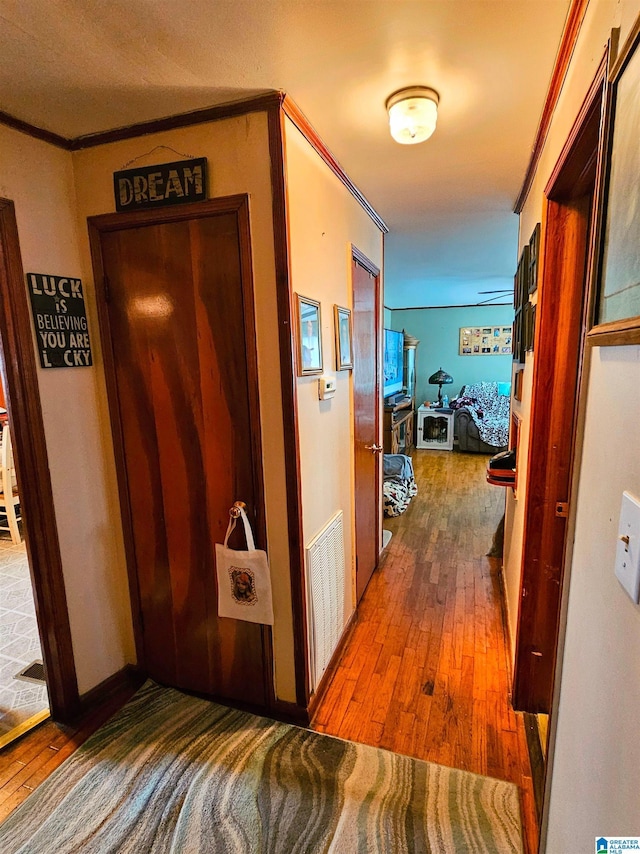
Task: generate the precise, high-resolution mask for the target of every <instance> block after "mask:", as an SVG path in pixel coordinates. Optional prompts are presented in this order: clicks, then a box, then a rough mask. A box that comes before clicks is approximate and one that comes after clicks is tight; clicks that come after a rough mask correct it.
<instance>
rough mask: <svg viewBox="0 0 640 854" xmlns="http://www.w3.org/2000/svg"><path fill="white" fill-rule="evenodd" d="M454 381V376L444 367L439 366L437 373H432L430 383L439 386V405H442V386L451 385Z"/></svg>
mask: <svg viewBox="0 0 640 854" xmlns="http://www.w3.org/2000/svg"><path fill="white" fill-rule="evenodd" d="M452 382H453V377H452V376H450V375H449V374H448V373H447V372H446V371H443V370H442V368H439V369H438V370H437V371H436V372H435V374H431V376H430V377H429V385H437V386H438V406H442V386H443V385H449V384H450V383H452Z"/></svg>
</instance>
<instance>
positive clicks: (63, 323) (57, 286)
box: [27, 273, 93, 368]
mask: <svg viewBox="0 0 640 854" xmlns="http://www.w3.org/2000/svg"><path fill="white" fill-rule="evenodd" d="M27 285H28V287H29V296H30V298H31V311H32V313H33V325H34V326H35V330H36V341H37V346H38V353H39V355H40V367H42V368H87V367H89V366H90V365H91V364H93V363H92V360H91V345H90V343H89V331H88V328H87V312H86V310H85V305H84V293H83V292H82V282H81V281H80V279H76V278H72V277H70V276H69V277H65V276H49V275H47V274H45V273H27Z"/></svg>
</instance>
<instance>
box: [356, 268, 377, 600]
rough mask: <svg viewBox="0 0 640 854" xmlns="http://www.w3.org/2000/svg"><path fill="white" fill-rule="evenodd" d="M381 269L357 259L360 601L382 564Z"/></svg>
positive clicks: (357, 441)
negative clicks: (374, 573)
mask: <svg viewBox="0 0 640 854" xmlns="http://www.w3.org/2000/svg"><path fill="white" fill-rule="evenodd" d="M378 275H379V274H378V271H377V270H376V269H375V267H373V265H371V264H370V262H367V260H366V259H365V258H362V257H360V258H359V259H358V260H356V257H354V259H353V268H352V283H353V409H354V418H355V425H354V441H355V516H356V595H357V600H358V601H360V599H361V598H362V594H363V593H364V591H365V589H366V587H367V584H368V583H369V579H370V578H371V576H372V575H373V571H374V570H375V568H376V566H377V565H378V553H379V536H380V516H379V507H380V503H379V502H380V476H379V465H380V460H379V453H381V451H382V448H381V445H380V444H378V442H379V438H380V427H379V420H380V419H379V410H380V383H379V379H378V377H379V364H378V361H379V359H378V325H379V288H378V282H379V280H378ZM376 449H378V450H376Z"/></svg>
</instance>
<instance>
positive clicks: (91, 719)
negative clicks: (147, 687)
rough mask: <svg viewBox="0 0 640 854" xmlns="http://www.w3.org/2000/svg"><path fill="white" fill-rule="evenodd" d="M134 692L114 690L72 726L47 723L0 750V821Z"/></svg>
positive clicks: (130, 689) (130, 690) (132, 690)
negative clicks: (101, 703) (99, 705)
mask: <svg viewBox="0 0 640 854" xmlns="http://www.w3.org/2000/svg"><path fill="white" fill-rule="evenodd" d="M134 690H135V688H134V687H133V686H131V687H126V688H122V689H121V690H119V691H117V692H116V693H114V695H113V696H112V697H110V698H109V700H108V701H106V702H105V703H104V704H103V705H102V706H101V707H100V708H99V709H95V710H93V711H91V712H89V713H87V714H85V715H83V717H82V719H81V720H80V721H79V722H78V723H77V724H76V725H75V726H65V725H63V724H57V723H54V722H53V721H47V722H46V723H43V724H41V725H40V726H39V727H37V728H36V729H35V730H33V731H32V732H30V733H28V734H27V735H25V736H24V737H23V738H21V739H20V740H19V741H16V742H13V743H12V744H10V745H8V746H7V747H5V748H4V749H3V750H2V751H0V822H1V821H3V820H4V819H5V818H6V817H7V816H8V815H9V813H10V812H11V811H12V810H14V809H15V808H16V807H17V806H18V805H19V804H21V803H22V802H23V801H24V800H25V798H27V797H28V796H29V795H30V794H31V792H32V791H33V790H34V789H36V788H37V787H38V786H39V785H40V783H42V782H43V781H44V780H46V779H47V777H48V776H49V775H50V774H52V773H53V772H54V771H55V770H56V768H57V767H58V766H59V765H61V764H62V763H63V762H64V760H65V759H66V758H67V757H69V756H71V754H72V753H74V752H75V751H76V750H77V749H78V747H80V745H81V744H83V743H84V742H85V741H86V740H87V739H88V738H89V736H90V735H92V734H93V733H94V732H95V731H96V730H97V729H98V728H99V727H100V726H102V724H103V723H104V722H105V721H106V720H107V718H109V717H111V715H112V714H113V713H114V712H115V711H117V709H119V708H120V707H121V706H123V705H124V704H125V703H126V702H127V700H129V698H130V697H131V696H132V694H133V693H134Z"/></svg>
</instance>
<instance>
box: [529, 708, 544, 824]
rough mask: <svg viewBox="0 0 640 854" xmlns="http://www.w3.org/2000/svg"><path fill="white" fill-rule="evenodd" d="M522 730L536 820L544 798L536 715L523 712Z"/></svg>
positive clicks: (542, 764)
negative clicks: (529, 768) (525, 740)
mask: <svg viewBox="0 0 640 854" xmlns="http://www.w3.org/2000/svg"><path fill="white" fill-rule="evenodd" d="M524 731H525V735H526V737H527V750H528V751H529V762H530V764H531V777H532V779H533V796H534V800H535V804H536V815H537V818H538V821H540V816H541V814H542V803H543V799H544V778H545V770H546V767H545V759H544V753H543V752H542V744H541V742H540V730H539V729H538V716H537V715H532V714H530V713H529V712H524Z"/></svg>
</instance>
